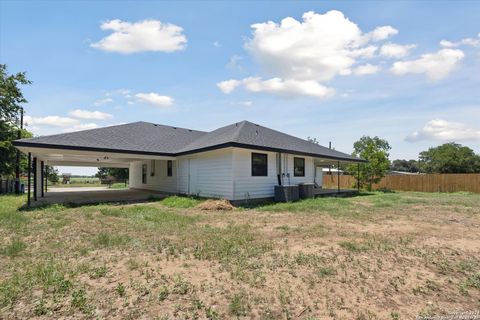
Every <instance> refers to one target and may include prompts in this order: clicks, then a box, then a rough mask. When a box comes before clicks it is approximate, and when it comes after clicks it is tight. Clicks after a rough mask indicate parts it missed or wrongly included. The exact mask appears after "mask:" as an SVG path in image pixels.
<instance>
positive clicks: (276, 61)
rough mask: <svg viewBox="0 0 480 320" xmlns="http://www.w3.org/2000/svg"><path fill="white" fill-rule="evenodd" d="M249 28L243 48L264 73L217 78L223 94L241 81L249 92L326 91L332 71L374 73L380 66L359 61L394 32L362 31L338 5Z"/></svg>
mask: <svg viewBox="0 0 480 320" xmlns="http://www.w3.org/2000/svg"><path fill="white" fill-rule="evenodd" d="M251 28H252V36H251V37H250V39H248V40H247V41H246V42H245V49H246V50H247V51H248V52H249V53H250V54H251V55H252V56H253V57H254V59H255V60H256V61H257V62H258V63H259V64H260V66H261V70H262V72H263V73H264V75H263V77H257V76H256V77H248V78H245V79H243V80H227V81H222V82H219V83H217V86H218V87H219V88H220V89H221V90H222V91H223V92H224V93H231V92H232V91H233V90H235V89H236V88H237V87H239V86H243V87H244V88H245V89H246V90H249V91H252V92H268V93H273V94H279V95H304V96H312V97H326V96H330V95H331V94H332V93H333V92H334V90H333V89H332V88H329V87H327V86H326V85H325V83H326V82H328V81H330V80H332V79H333V78H335V77H336V76H346V75H350V74H352V73H354V74H371V73H375V72H377V71H378V70H379V68H378V67H376V66H373V65H371V64H365V62H364V61H362V60H363V59H372V58H374V57H375V54H376V52H377V51H378V45H376V44H374V42H377V41H382V40H385V39H387V38H389V37H391V36H393V35H395V34H397V33H398V31H397V30H396V29H395V28H393V27H391V26H381V27H377V28H375V29H374V30H373V31H371V32H367V33H365V32H363V31H362V30H360V28H359V27H358V26H357V25H356V24H355V23H354V22H352V21H351V20H349V19H348V18H347V17H345V16H344V14H343V13H342V12H340V11H336V10H332V11H328V12H326V13H324V14H319V13H315V12H312V11H310V12H306V13H304V14H303V16H302V19H301V21H298V20H296V19H294V18H292V17H286V18H284V19H283V20H281V21H280V22H279V23H276V22H273V21H267V22H262V23H256V24H253V25H252V26H251ZM360 64H362V65H360ZM265 79H266V80H265Z"/></svg>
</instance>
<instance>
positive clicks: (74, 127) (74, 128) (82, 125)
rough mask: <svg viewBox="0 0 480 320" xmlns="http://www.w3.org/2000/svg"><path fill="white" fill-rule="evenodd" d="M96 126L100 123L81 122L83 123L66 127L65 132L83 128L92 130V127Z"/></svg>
mask: <svg viewBox="0 0 480 320" xmlns="http://www.w3.org/2000/svg"><path fill="white" fill-rule="evenodd" d="M95 128H98V125H97V124H96V123H93V122H90V123H81V124H77V125H75V126H73V127H70V128H67V129H64V130H63V132H73V131H82V130H90V129H95Z"/></svg>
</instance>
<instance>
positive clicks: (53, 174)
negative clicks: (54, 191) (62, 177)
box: [45, 165, 59, 183]
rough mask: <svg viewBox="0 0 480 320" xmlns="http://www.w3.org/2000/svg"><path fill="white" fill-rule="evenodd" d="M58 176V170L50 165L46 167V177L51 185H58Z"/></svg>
mask: <svg viewBox="0 0 480 320" xmlns="http://www.w3.org/2000/svg"><path fill="white" fill-rule="evenodd" d="M58 175H59V172H58V169H57V168H55V167H53V166H49V165H46V166H45V177H46V178H47V180H48V181H50V182H51V183H58V181H59V177H58Z"/></svg>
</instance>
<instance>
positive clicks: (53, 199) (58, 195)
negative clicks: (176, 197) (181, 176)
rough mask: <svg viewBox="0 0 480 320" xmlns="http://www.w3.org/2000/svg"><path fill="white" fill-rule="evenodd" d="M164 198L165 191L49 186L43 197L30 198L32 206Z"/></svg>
mask: <svg viewBox="0 0 480 320" xmlns="http://www.w3.org/2000/svg"><path fill="white" fill-rule="evenodd" d="M153 197H154V198H159V199H162V198H165V197H167V195H166V194H165V193H160V192H155V191H147V190H136V189H109V188H107V187H85V188H83V187H82V188H80V187H79V188H49V189H48V192H46V193H45V197H43V198H42V197H40V196H39V197H38V201H33V200H32V202H31V203H32V207H34V206H39V205H44V204H54V203H73V204H79V205H81V204H93V203H102V202H142V201H146V200H149V199H151V198H153Z"/></svg>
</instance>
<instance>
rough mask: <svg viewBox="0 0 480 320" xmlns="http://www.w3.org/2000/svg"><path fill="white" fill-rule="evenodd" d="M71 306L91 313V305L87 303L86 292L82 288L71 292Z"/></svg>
mask: <svg viewBox="0 0 480 320" xmlns="http://www.w3.org/2000/svg"><path fill="white" fill-rule="evenodd" d="M72 306H73V307H75V308H77V309H78V310H80V311H82V312H83V313H85V314H91V313H92V311H93V307H92V306H90V305H89V304H88V300H87V294H86V292H85V290H84V289H80V290H76V291H73V292H72Z"/></svg>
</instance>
